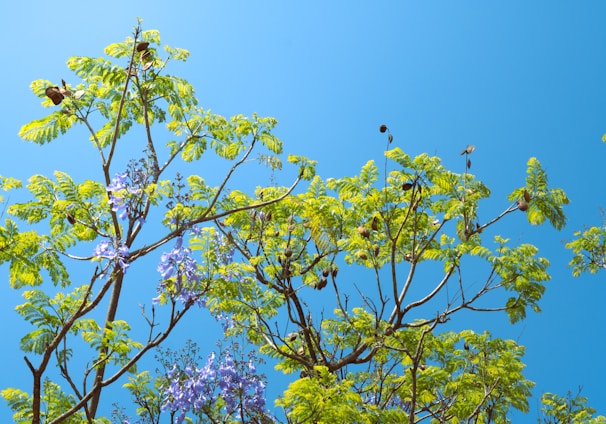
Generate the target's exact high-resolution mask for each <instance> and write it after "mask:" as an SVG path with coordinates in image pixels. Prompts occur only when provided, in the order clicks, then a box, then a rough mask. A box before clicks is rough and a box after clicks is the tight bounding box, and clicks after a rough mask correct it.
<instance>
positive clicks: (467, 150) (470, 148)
mask: <svg viewBox="0 0 606 424" xmlns="http://www.w3.org/2000/svg"><path fill="white" fill-rule="evenodd" d="M475 149H476V146H474V145H473V144H468V145H467V147H466V148H465V149H464V150H463V151H462V152H461V154H462V155H468V154H470V153H472V152H473V151H474V150H475Z"/></svg>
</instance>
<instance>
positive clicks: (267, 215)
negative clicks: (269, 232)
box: [265, 211, 271, 221]
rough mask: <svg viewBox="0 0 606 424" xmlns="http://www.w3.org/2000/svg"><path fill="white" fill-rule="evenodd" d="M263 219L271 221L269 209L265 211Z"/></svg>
mask: <svg viewBox="0 0 606 424" xmlns="http://www.w3.org/2000/svg"><path fill="white" fill-rule="evenodd" d="M265 220H266V221H271V211H267V213H266V214H265Z"/></svg>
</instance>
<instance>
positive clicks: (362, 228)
mask: <svg viewBox="0 0 606 424" xmlns="http://www.w3.org/2000/svg"><path fill="white" fill-rule="evenodd" d="M358 233H360V235H361V236H362V237H365V238H368V237H370V230H369V229H368V228H366V227H365V226H363V225H360V226H359V227H358Z"/></svg>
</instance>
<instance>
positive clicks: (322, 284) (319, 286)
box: [314, 278, 328, 290]
mask: <svg viewBox="0 0 606 424" xmlns="http://www.w3.org/2000/svg"><path fill="white" fill-rule="evenodd" d="M327 284H328V280H327V279H326V278H322V279H321V280H320V281H318V282H317V283H316V284H315V285H314V289H316V290H322V289H323V288H324V287H326V285H327Z"/></svg>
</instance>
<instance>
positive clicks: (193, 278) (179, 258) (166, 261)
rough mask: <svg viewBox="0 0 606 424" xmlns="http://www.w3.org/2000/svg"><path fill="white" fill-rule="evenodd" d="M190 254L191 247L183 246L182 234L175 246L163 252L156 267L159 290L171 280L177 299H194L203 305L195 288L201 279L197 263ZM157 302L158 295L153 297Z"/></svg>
mask: <svg viewBox="0 0 606 424" xmlns="http://www.w3.org/2000/svg"><path fill="white" fill-rule="evenodd" d="M191 255H192V251H191V249H190V248H188V247H183V236H180V237H177V241H176V243H175V247H174V248H173V249H172V250H171V251H170V252H165V253H163V254H162V256H161V258H160V263H159V264H158V268H157V269H158V272H159V273H160V276H161V277H162V280H163V281H162V283H160V287H159V291H161V292H162V291H164V290H166V288H167V282H168V281H171V282H172V283H173V284H174V291H175V292H176V294H177V295H178V296H177V297H178V299H179V300H181V301H182V302H183V303H189V302H191V301H195V302H197V303H198V305H199V306H205V302H204V301H203V300H202V299H200V297H199V294H198V293H197V290H196V289H197V288H198V286H199V283H200V280H201V276H200V273H199V272H198V263H197V262H196V260H195V259H194V258H192V256H191ZM158 302H159V297H157V298H155V299H154V303H158Z"/></svg>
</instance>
